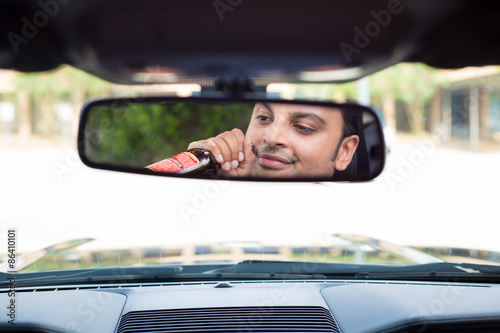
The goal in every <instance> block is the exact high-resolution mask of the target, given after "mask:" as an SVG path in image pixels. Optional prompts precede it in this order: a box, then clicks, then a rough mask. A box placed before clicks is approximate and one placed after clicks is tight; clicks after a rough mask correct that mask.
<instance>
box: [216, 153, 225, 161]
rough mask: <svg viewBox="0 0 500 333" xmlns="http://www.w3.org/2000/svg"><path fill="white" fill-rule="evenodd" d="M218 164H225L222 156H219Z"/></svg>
mask: <svg viewBox="0 0 500 333" xmlns="http://www.w3.org/2000/svg"><path fill="white" fill-rule="evenodd" d="M217 162H219V163H222V162H224V158H223V157H222V154H219V155H217Z"/></svg>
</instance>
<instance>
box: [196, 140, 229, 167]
mask: <svg viewBox="0 0 500 333" xmlns="http://www.w3.org/2000/svg"><path fill="white" fill-rule="evenodd" d="M213 139H214V138H211V139H207V140H200V141H194V142H191V143H190V144H189V146H188V150H189V149H194V148H200V149H204V150H207V151H209V152H210V153H211V154H212V156H213V157H214V158H215V160H216V161H217V163H219V164H223V163H224V157H223V156H222V153H221V149H220V147H219V146H218V145H217V143H216V142H215V141H214V140H213Z"/></svg>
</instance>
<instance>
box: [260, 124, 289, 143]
mask: <svg viewBox="0 0 500 333" xmlns="http://www.w3.org/2000/svg"><path fill="white" fill-rule="evenodd" d="M264 142H265V143H266V144H268V145H269V146H282V147H284V146H286V128H285V125H284V124H280V123H278V122H274V123H273V124H272V125H270V126H269V127H268V128H267V130H266V133H265V134H264Z"/></svg>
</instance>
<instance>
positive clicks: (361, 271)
mask: <svg viewBox="0 0 500 333" xmlns="http://www.w3.org/2000/svg"><path fill="white" fill-rule="evenodd" d="M0 277H1V282H0V288H8V287H9V282H10V281H9V277H10V274H8V273H0ZM271 279H281V280H285V279H290V280H305V279H379V280H381V279H384V280H416V281H448V282H450V281H452V282H491V283H498V282H500V266H492V265H477V264H457V263H449V262H443V263H431V264H420V265H406V266H400V265H366V264H350V263H320V262H295V261H293V262H289V261H258V260H246V261H242V262H239V263H237V264H234V265H232V264H219V265H217V264H210V265H185V266H180V265H179V266H143V267H115V268H95V269H78V270H61V271H43V272H33V273H17V274H15V281H16V287H18V288H20V287H34V286H37V287H39V286H54V285H61V286H62V285H76V284H109V285H111V284H114V285H119V284H126V283H147V282H178V281H214V280H215V281H220V280H271Z"/></svg>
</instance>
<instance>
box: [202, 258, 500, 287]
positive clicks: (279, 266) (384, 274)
mask: <svg viewBox="0 0 500 333" xmlns="http://www.w3.org/2000/svg"><path fill="white" fill-rule="evenodd" d="M206 273H210V274H216V273H219V274H255V273H261V274H263V273H266V274H288V275H293V274H309V275H312V276H314V277H315V278H329V279H330V278H354V279H371V278H373V279H382V278H384V279H385V278H386V279H417V280H418V279H424V280H444V279H449V278H459V279H461V280H467V279H470V278H472V279H478V280H483V279H490V280H494V282H500V266H492V265H478V264H467V263H462V264H458V263H450V262H440V263H430V264H420V265H404V266H402V265H369V264H347V263H319V262H282V261H258V260H246V261H242V262H239V263H237V264H235V265H232V266H227V267H222V268H219V269H216V270H212V271H208V272H206Z"/></svg>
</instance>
